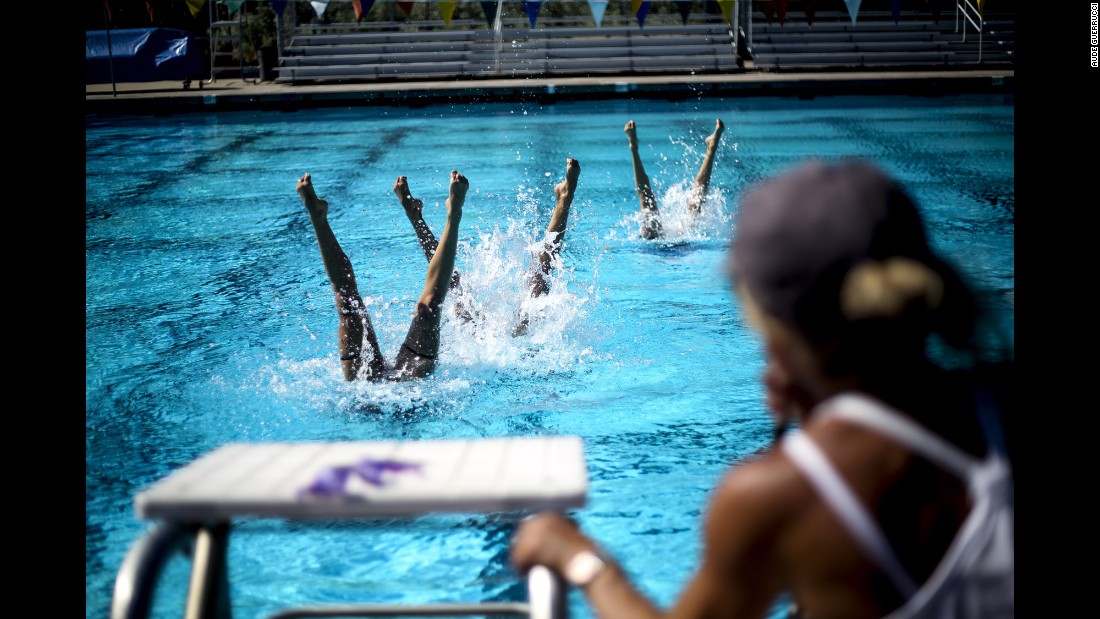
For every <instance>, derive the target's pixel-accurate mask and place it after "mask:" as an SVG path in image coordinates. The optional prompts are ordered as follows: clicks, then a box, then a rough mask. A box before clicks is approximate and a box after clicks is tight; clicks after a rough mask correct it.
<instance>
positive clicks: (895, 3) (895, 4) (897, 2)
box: [889, 0, 901, 26]
mask: <svg viewBox="0 0 1100 619" xmlns="http://www.w3.org/2000/svg"><path fill="white" fill-rule="evenodd" d="M889 4H890V15H893V16H894V25H895V26H896V25H897V23H898V17H900V16H901V0H890V1H889Z"/></svg>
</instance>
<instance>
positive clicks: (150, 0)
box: [145, 0, 154, 24]
mask: <svg viewBox="0 0 1100 619" xmlns="http://www.w3.org/2000/svg"><path fill="white" fill-rule="evenodd" d="M145 10H146V11H148V12H149V23H150V24H152V23H154V18H153V0H145Z"/></svg>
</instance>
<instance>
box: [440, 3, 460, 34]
mask: <svg viewBox="0 0 1100 619" xmlns="http://www.w3.org/2000/svg"><path fill="white" fill-rule="evenodd" d="M456 4H458V2H457V1H456V0H440V1H439V12H440V13H443V23H444V24H445V25H446V26H447V27H448V28H450V27H451V16H453V15H454V14H455V5H456Z"/></svg>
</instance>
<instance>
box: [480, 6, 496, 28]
mask: <svg viewBox="0 0 1100 619" xmlns="http://www.w3.org/2000/svg"><path fill="white" fill-rule="evenodd" d="M481 10H482V12H484V13H485V23H486V24H488V25H489V27H490V28H492V27H493V26H494V25H495V24H494V22H495V21H496V20H497V3H496V2H482V3H481Z"/></svg>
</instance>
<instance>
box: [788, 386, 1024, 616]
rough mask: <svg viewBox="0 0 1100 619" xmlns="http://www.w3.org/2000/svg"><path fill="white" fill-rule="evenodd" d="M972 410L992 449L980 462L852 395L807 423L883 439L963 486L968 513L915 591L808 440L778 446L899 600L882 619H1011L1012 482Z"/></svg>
mask: <svg viewBox="0 0 1100 619" xmlns="http://www.w3.org/2000/svg"><path fill="white" fill-rule="evenodd" d="M978 408H979V413H980V414H981V415H982V420H983V423H985V428H986V438H987V439H988V440H989V442H990V443H991V445H992V448H991V449H990V451H989V454H988V455H987V456H986V457H985V459H977V458H975V457H973V456H971V455H970V454H968V453H966V452H964V451H963V450H961V449H959V448H957V447H955V446H954V445H952V444H950V443H948V442H946V441H945V440H943V439H942V438H940V437H939V436H937V435H935V434H933V433H931V432H929V431H928V430H927V429H925V428H924V427H923V426H920V425H918V424H916V423H914V422H913V421H912V420H910V419H909V418H908V417H905V416H903V415H901V414H900V413H898V412H897V411H896V410H894V409H891V408H889V407H887V406H885V405H884V404H882V403H881V402H878V401H877V400H873V399H871V398H869V397H867V396H864V395H861V394H857V393H854V392H848V393H842V394H838V395H836V396H833V397H832V398H829V399H828V400H826V401H824V402H822V403H821V404H819V405H818V406H817V408H816V410H815V412H814V417H815V418H817V417H821V418H826V417H838V418H841V419H844V420H846V421H849V422H852V423H856V424H859V425H862V426H864V427H866V428H868V429H871V430H874V431H876V432H878V433H880V434H882V435H884V436H888V437H890V438H892V439H894V440H896V441H898V442H900V443H902V444H904V445H906V446H908V447H909V448H910V449H912V450H913V451H915V452H917V453H919V454H921V455H923V456H924V457H925V458H927V459H928V460H930V461H932V462H933V463H935V464H938V465H939V466H941V467H943V468H944V469H945V470H947V471H950V472H953V473H954V474H955V475H957V476H958V477H959V478H960V479H962V480H963V481H965V482H966V483H967V485H968V488H969V494H970V501H971V505H972V507H971V510H970V513H969V515H968V516H967V518H966V520H965V521H964V522H963V524H962V526H961V527H960V528H959V530H958V532H957V533H956V535H955V539H954V540H953V541H952V542H951V545H950V546H949V547H948V549H947V553H946V554H945V555H944V557H943V559H942V560H941V561H940V563H939V565H938V566H936V569H935V570H934V571H933V572H932V575H931V576H930V577H929V578H928V580H927V581H926V582H925V583H924V585H923V586H918V585H917V583H916V582H914V580H913V578H912V577H911V576H910V575H909V573H908V572H907V571H906V569H905V568H904V566H902V564H901V562H900V561H899V560H898V558H897V555H896V554H895V553H894V551H893V549H892V548H891V547H890V544H889V542H888V541H887V539H886V536H885V535H884V534H883V532H882V529H881V527H879V525H878V523H877V522H876V521H875V520H874V518H873V517H872V516H871V515H870V514H869V513H868V511H867V510H866V509H865V508H864V506H863V504H862V503H860V502H859V500H858V499H857V498H856V497H855V495H854V494H853V493H852V491H851V490H850V489H849V488H848V485H847V484H846V483H845V482H844V480H843V479H842V478H841V477H840V475H839V474H838V473H837V472H836V469H835V468H834V467H833V465H832V464H831V463H830V462H829V460H828V458H826V457H825V454H824V453H823V452H822V451H821V449H820V448H819V447H818V446H817V445H816V444H815V443H814V442H813V441H812V440H811V439H810V437H809V436H808V435H806V434H805V433H802V432H796V433H792V434H790V435H788V436H787V437H785V438H784V439H783V443H782V448H783V452H784V453H785V454H786V455H787V456H788V457H789V458H790V459H791V460H792V461H793V462H794V463H795V465H796V466H797V467H798V468H799V470H800V471H801V472H802V473H803V474H804V475H805V476H806V477H807V478H808V479H809V480H810V483H811V484H812V485H813V486H814V488H815V489H816V490H817V491H818V493H819V494H820V495H821V497H822V499H823V500H824V501H825V503H826V504H828V505H829V506H830V507H831V508H832V509H833V511H834V512H835V513H836V514H837V516H838V517H839V518H840V520H841V521H842V522H843V523H844V526H845V527H846V528H847V529H848V530H849V531H850V532H851V533H852V535H853V536H854V537H855V538H856V540H857V541H858V543H859V544H860V546H862V547H863V549H864V551H866V552H867V553H868V554H869V555H870V556H871V557H872V558H873V560H874V561H875V562H876V563H877V564H878V566H879V567H880V568H881V569H882V571H883V572H885V573H886V575H887V576H889V577H890V579H891V581H893V583H894V585H895V586H896V587H897V588H898V591H900V592H901V593H902V595H903V596H904V597H905V598H906V602H905V603H904V604H902V606H901V607H900V608H898V609H897V610H895V611H894V612H892V613H890V614H889V615H887V618H886V619H917V618H921V619H924V618H928V619H964V618H965V619H986V618H990V617H996V618H1002V617H1005V618H1011V617H1013V614H1014V607H1015V605H1014V599H1013V586H1014V567H1013V566H1014V560H1013V557H1014V552H1013V511H1014V509H1013V505H1014V499H1013V489H1012V474H1011V471H1010V469H1009V465H1008V460H1007V457H1006V456H1005V454H1004V449H1003V442H1002V441H1001V440H1000V435H999V426H997V425H996V420H995V416H993V415H992V411H990V410H989V408H988V407H987V406H984V405H983V404H982V403H979V407H978Z"/></svg>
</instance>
